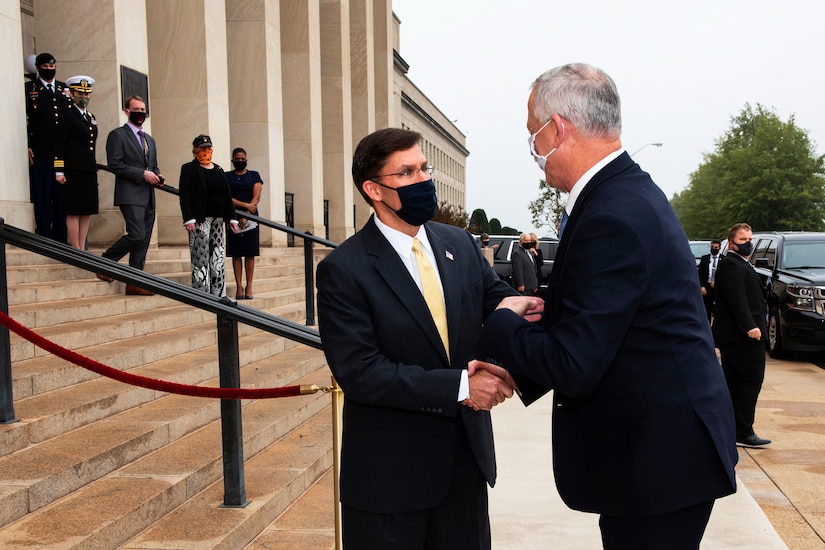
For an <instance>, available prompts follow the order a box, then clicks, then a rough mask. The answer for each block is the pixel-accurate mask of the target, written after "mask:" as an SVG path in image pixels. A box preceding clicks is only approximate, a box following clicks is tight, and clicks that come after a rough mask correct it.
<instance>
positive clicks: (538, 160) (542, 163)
mask: <svg viewBox="0 0 825 550" xmlns="http://www.w3.org/2000/svg"><path fill="white" fill-rule="evenodd" d="M552 121H553V119H552V118H551V119H550V120H548V121H547V122H545V123H544V126H542V127H541V128H539V129H538V130H536V133H535V134H530V137H528V138H527V143H529V144H530V154H532V155H533V160H535V161H536V164H538V165H539V168H540V169H541V171H542V172H544V166H545V164H547V157H549V156H550V155H552V154H553V153H555V152H556V148H555V147H553V148H552V149H550V152H549V153H547V154H546V155H544V156H542V155H540V154H538V153H537V152H536V136H538V135H539V133H541V131H542V130H544V129H545V128H546V127H547V125H548V124H550V123H551V122H552Z"/></svg>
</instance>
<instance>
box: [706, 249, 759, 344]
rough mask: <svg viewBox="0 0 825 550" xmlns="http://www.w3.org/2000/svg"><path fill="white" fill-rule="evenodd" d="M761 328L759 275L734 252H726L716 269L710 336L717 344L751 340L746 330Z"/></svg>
mask: <svg viewBox="0 0 825 550" xmlns="http://www.w3.org/2000/svg"><path fill="white" fill-rule="evenodd" d="M756 327H759V330H761V331H762V339H763V340H764V339H765V338H766V337H767V330H766V327H765V292H764V291H763V289H762V283H761V282H760V281H759V276H758V275H757V274H756V272H755V271H754V270H753V268H752V267H751V265H750V264H749V263H748V262H747V261H746V260H745V259H744V258H742V257H741V256H739V255H738V254H729V255H728V256H727V257H726V258H725V259H724V260H723V261H721V262H719V266H718V267H717V268H716V319H715V320H714V321H713V338H714V341H715V342H716V345H717V346H723V345H725V344H733V343H741V342H747V341H751V342H755V340H753V339H752V338H748V334H747V332H748V331H749V330H751V329H753V328H756Z"/></svg>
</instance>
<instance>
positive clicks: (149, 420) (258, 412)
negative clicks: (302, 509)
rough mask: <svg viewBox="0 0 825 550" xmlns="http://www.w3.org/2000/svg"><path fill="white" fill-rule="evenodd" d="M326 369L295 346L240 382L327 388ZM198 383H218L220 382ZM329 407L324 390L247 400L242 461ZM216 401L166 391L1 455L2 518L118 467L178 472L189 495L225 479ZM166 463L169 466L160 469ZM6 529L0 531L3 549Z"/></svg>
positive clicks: (249, 370) (247, 370)
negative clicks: (244, 457) (82, 425)
mask: <svg viewBox="0 0 825 550" xmlns="http://www.w3.org/2000/svg"><path fill="white" fill-rule="evenodd" d="M324 365H325V363H324V359H323V354H322V353H321V352H319V351H318V350H313V349H310V348H307V347H305V346H297V347H295V348H293V349H290V350H287V351H285V352H283V353H280V354H278V356H277V357H275V358H268V359H266V360H264V361H262V362H257V363H253V364H251V365H248V366H247V367H244V368H243V369H242V374H241V379H242V380H243V381H244V383H243V387H279V386H283V385H291V384H293V383H301V384H313V383H314V384H319V385H329V381H330V375H329V371H328V369H327V368H326V367H325V366H324ZM202 385H205V386H217V385H218V380H217V377H215V378H211V379H209V380H207V381H205V382H204V383H203V384H202ZM139 391H143V392H148V391H149V390H139ZM328 403H329V401H328V397H326V396H325V394H321V393H316V394H313V395H310V396H300V397H295V398H285V399H266V400H254V401H244V403H243V405H244V406H243V419H244V442H245V443H244V449H245V450H244V453H245V456H247V457H249V456H253V455H254V454H256V453H257V452H258V451H260V450H261V449H262V448H264V447H266V446H268V445H270V444H271V443H272V442H273V441H275V440H276V439H277V438H278V437H280V436H281V435H283V433H286V432H287V431H289V430H290V429H292V428H293V427H294V426H295V425H297V424H298V423H299V422H303V421H304V420H306V419H307V418H309V416H311V415H313V414H315V412H317V411H318V410H320V408H323V407H325V406H326V405H327V404H328ZM219 404H220V402H219V400H215V399H204V398H197V397H186V396H179V395H166V394H163V396H162V397H159V398H157V399H155V400H153V401H151V402H147V403H144V404H141V405H140V406H134V407H131V408H129V409H127V410H123V411H122V412H119V413H118V414H113V415H110V416H108V417H107V418H106V419H104V420H99V421H97V422H95V423H93V424H89V425H87V426H84V427H82V428H78V429H75V430H71V431H67V432H65V433H63V434H62V435H59V436H57V437H54V438H52V439H49V440H47V441H45V442H43V443H40V444H38V445H32V446H29V447H27V448H25V449H22V450H20V451H17V452H15V453H13V454H11V455H8V456H6V457H3V458H0V510H2V512H0V519H2V521H3V523H4V524H5V523H8V522H9V521H13V520H15V519H17V518H22V517H23V516H26V518H29V517H31V518H32V519H31V520H28V521H37V520H36V519H34V518H35V516H33V515H32V514H31V512H34V511H36V510H39V509H41V508H44V507H48V506H49V505H50V504H51V503H52V502H54V501H56V500H57V499H60V498H62V497H64V496H66V495H69V494H71V493H72V492H74V491H77V490H86V489H82V488H84V487H85V486H86V485H88V484H91V483H92V482H94V481H96V480H99V479H101V478H103V477H105V476H108V475H109V474H111V473H112V472H114V471H115V470H117V469H119V468H125V470H126V472H127V474H126V475H136V474H135V473H134V472H135V471H136V470H135V469H136V468H137V469H139V468H140V467H141V466H140V464H141V463H143V464H144V466H145V465H146V464H151V467H150V468H149V470H151V471H153V475H162V476H169V475H173V474H172V473H171V472H170V470H178V472H177V474H174V475H177V476H178V477H180V476H184V473H185V476H184V477H189V476H196V477H193V478H191V479H188V480H187V483H186V485H188V486H189V490H188V492H189V495H188V496H191V494H193V493H194V492H197V491H199V490H200V489H202V488H203V487H205V486H206V485H208V484H209V483H212V482H213V481H214V480H215V479H217V476H220V475H221V474H222V466H221V444H220V437H221V435H220V406H219ZM112 412H113V413H114V412H115V411H112ZM296 415H297V416H296ZM330 441H331V439H330ZM151 453H155V454H154V455H152V454H151ZM143 461H146V462H145V463H144V462H143ZM164 463H168V464H167V465H166V466H165V467H162V466H161V465H162V464H164ZM187 468H188V469H189V470H187ZM161 470H162V471H163V472H164V473H162V474H160V473H159V471H161ZM184 470H185V472H184ZM27 514H28V515H27ZM46 515H47V516H48V515H49V514H48V513H47V514H46ZM5 531H6V530H5V529H0V547H3V548H5V547H6V546H5V545H4V544H3V543H4V542H5V541H6V537H5V535H4V532H5Z"/></svg>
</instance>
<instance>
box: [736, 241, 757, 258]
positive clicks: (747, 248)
mask: <svg viewBox="0 0 825 550" xmlns="http://www.w3.org/2000/svg"><path fill="white" fill-rule="evenodd" d="M734 244H736V253H737V254H739V255H740V256H745V257H747V256H750V255H751V252H753V241H748V242H746V243H742V244H737V243H734Z"/></svg>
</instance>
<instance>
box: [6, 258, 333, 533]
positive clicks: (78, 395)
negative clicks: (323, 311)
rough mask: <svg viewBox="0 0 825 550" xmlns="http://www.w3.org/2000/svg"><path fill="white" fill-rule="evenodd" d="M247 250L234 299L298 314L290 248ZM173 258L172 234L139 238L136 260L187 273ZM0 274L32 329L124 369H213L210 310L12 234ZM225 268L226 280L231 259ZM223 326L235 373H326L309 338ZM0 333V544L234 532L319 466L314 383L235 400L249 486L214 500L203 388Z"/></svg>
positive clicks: (257, 381) (209, 403)
mask: <svg viewBox="0 0 825 550" xmlns="http://www.w3.org/2000/svg"><path fill="white" fill-rule="evenodd" d="M92 252H93V253H95V251H92ZM100 252H102V250H99V251H97V252H96V253H100ZM261 253H262V254H261V257H260V258H259V259H258V262H257V265H256V270H255V275H256V278H255V287H254V292H255V298H254V299H253V300H244V301H241V302H239V307H243V308H255V309H260V310H262V311H266V312H268V313H270V314H273V315H276V316H278V317H281V318H284V319H288V320H291V321H294V322H297V323H303V322H304V320H305V316H306V312H305V304H304V299H305V291H304V269H303V263H304V260H303V250H302V249H300V248H292V249H290V248H280V249H262V250H261ZM188 260H189V251H188V249H186V248H169V249H156V250H150V253H149V261H148V262H147V267H146V270H147V272H150V273H154V274H156V275H160V276H162V277H164V278H166V279H169V280H175V281H177V282H179V283H180V284H183V285H184V286H189V281H190V273H189V267H188ZM124 263H125V262H124ZM7 276H8V279H9V281H10V284H9V302H10V304H11V305H10V315H11V316H12V317H13V318H15V319H16V320H18V321H19V322H21V323H22V324H24V325H25V326H27V327H30V328H32V329H34V330H35V332H37V333H38V334H40V335H41V336H43V337H44V338H47V339H49V340H52V341H55V342H57V343H58V344H60V345H62V346H64V347H66V348H69V349H72V350H74V351H76V352H77V353H79V354H81V355H84V356H87V357H90V358H92V359H94V360H96V361H98V362H100V363H103V364H105V365H108V366H111V367H114V368H118V369H120V370H128V371H129V372H131V373H135V374H140V375H143V376H148V377H150V378H157V379H161V380H167V381H172V382H180V383H187V384H198V385H202V386H217V385H218V379H217V372H218V366H217V364H218V355H217V346H216V320H215V316H214V315H212V314H207V313H204V312H202V311H199V310H197V309H196V308H192V307H190V306H186V305H181V304H179V303H177V302H175V301H174V300H171V299H167V298H165V297H162V296H151V297H136V296H124V295H123V287H124V285H123V283H120V282H113V283H104V282H101V281H99V280H98V279H97V278H95V277H94V275H93V274H92V273H90V272H87V271H84V270H81V269H78V268H73V267H70V266H65V265H62V264H60V263H58V262H53V261H51V260H48V259H46V258H42V257H39V256H37V255H35V254H32V253H29V252H27V251H22V250H15V249H14V248H13V247H7ZM227 280H228V284H227V295H228V296H234V294H235V289H234V286H235V285H234V274H233V272H232V268H231V261H228V262H227ZM238 332H239V345H240V364H241V365H242V373H241V380H242V385H243V386H244V387H277V386H282V385H290V384H292V383H306V384H309V383H314V384H319V385H328V384H329V383H330V374H329V371H328V369H327V368H326V366H325V361H324V358H323V353H322V352H320V351H318V350H313V349H310V348H308V347H306V346H302V345H299V344H296V343H295V342H292V341H290V340H287V339H283V338H280V337H277V336H275V335H272V334H270V333H267V332H265V331H260V330H258V329H255V328H253V327H249V326H246V325H240V326H239V327H238ZM11 337H12V357H13V368H12V374H13V381H12V389H13V393H14V398H15V414H16V416H17V417H18V419H19V420H20V421H19V422H15V423H11V424H6V425H0V548H23V547H26V548H32V547H36V548H55V549H58V548H60V549H62V548H94V549H98V548H101V549H104V548H121V547H122V548H135V549H137V548H144V549H145V548H152V547H154V548H177V547H180V548H241V547H242V546H243V545H244V544H247V543H248V542H250V541H254V540H255V537H256V536H257V535H258V533H260V531H261V530H263V529H264V528H265V527H266V526H267V525H271V524H272V522H273V521H274V520H275V519H276V518H278V517H279V515H280V514H281V513H282V512H283V511H285V510H287V509H289V508H290V506H291V505H292V503H293V502H294V501H295V500H296V499H297V498H299V497H300V495H301V494H302V493H303V492H304V491H305V490H306V489H307V488H309V487H313V486H314V484H315V482H316V481H317V480H318V479H319V478H320V477H321V476H322V475H323V474H324V473H325V472H328V471H329V469H330V466H331V463H332V453H331V441H332V436H331V428H330V427H329V424H330V421H329V417H330V414H331V413H330V412H329V409H328V405H329V396H328V395H326V394H320V393H319V394H315V395H312V396H301V397H295V398H287V399H270V400H255V401H244V402H243V403H242V406H243V422H244V457H245V464H246V487H247V494H248V497H249V498H250V500H251V501H252V502H251V504H250V505H249V506H247V507H246V508H243V509H224V508H220V506H219V505H220V503H221V502H222V496H223V481H222V476H223V472H222V460H221V445H220V440H221V433H220V405H219V401H217V400H211V399H199V398H194V397H183V396H176V395H168V394H165V393H162V392H157V391H153V390H148V389H144V388H137V387H132V386H128V385H125V384H121V383H118V382H114V381H112V380H109V379H107V378H102V377H99V376H98V375H96V374H94V373H92V372H90V371H87V370H86V369H83V368H81V367H78V366H75V365H73V364H70V363H68V362H66V361H64V360H62V359H59V358H57V357H54V356H52V355H50V354H47V353H45V352H43V351H42V350H40V349H39V348H35V347H34V346H33V345H31V344H29V343H28V342H25V341H23V340H22V339H20V338H19V337H17V336H16V335H11ZM215 495H217V496H215ZM199 507H200V508H199ZM216 512H217V513H216ZM221 512H223V513H221ZM181 518H182V519H181ZM192 518H198V519H196V520H192ZM202 518H208V519H207V520H206V521H204V520H203V519H202ZM189 534H191V536H189ZM187 537H188V538H187ZM130 539H132V540H130ZM170 541H180V543H177V542H171V543H170ZM320 547H322V546H319V548H320Z"/></svg>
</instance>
